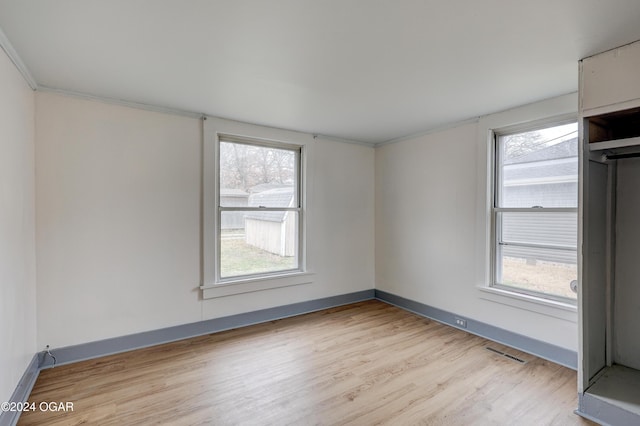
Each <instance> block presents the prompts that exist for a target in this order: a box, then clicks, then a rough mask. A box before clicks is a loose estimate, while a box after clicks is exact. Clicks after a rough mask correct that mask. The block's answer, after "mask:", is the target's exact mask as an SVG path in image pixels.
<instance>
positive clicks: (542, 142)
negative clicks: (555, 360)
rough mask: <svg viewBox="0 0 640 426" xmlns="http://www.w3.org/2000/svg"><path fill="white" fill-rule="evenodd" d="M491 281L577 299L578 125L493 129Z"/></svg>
mask: <svg viewBox="0 0 640 426" xmlns="http://www.w3.org/2000/svg"><path fill="white" fill-rule="evenodd" d="M494 148H495V149H494V154H495V155H494V158H495V173H494V191H493V206H492V234H493V251H492V254H493V256H492V257H493V259H492V264H493V268H492V269H493V270H492V286H493V287H496V288H500V289H502V290H508V291H513V292H518V293H524V294H528V295H532V296H538V297H542V298H546V299H554V300H558V301H562V302H570V303H575V300H576V293H575V291H574V289H572V286H574V285H575V280H577V248H576V246H577V230H578V226H577V218H578V213H577V210H578V209H577V207H578V130H577V123H575V122H572V123H568V124H561V125H554V126H552V127H545V128H538V129H535V130H529V131H525V132H519V133H500V132H496V134H495V147H494Z"/></svg>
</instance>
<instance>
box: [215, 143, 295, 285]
mask: <svg viewBox="0 0 640 426" xmlns="http://www.w3.org/2000/svg"><path fill="white" fill-rule="evenodd" d="M223 142H228V143H237V144H243V145H248V146H258V147H263V148H275V149H281V150H286V151H292V152H294V153H295V169H296V170H295V176H296V184H295V190H294V191H295V199H296V201H297V203H296V206H295V207H249V206H244V207H225V206H222V205H221V202H220V198H221V196H220V195H221V188H220V181H221V178H220V173H221V172H222V168H221V167H220V145H221V144H222V143H223ZM215 149H216V153H215V159H216V180H215V185H216V188H215V207H216V221H215V222H216V225H215V237H216V256H215V283H216V284H218V285H220V284H228V283H234V282H245V281H247V280H256V279H262V278H265V279H268V278H270V277H281V276H284V275H291V274H296V273H302V272H304V271H305V264H304V256H303V247H304V244H303V242H304V238H303V237H304V235H303V232H304V222H305V214H304V209H303V208H302V206H303V205H304V198H305V191H304V190H303V188H304V180H303V176H304V173H303V161H302V159H303V156H304V146H303V145H297V144H292V143H284V142H278V141H273V140H265V139H258V138H250V137H246V136H237V135H233V134H227V133H217V134H216V146H215ZM225 211H228V212H233V211H243V212H245V211H256V212H258V211H259V212H267V211H274V212H281V211H294V212H296V213H297V214H298V217H297V227H296V228H297V232H296V234H297V235H296V237H297V238H296V240H297V244H296V248H297V250H296V263H297V267H295V268H291V269H281V270H277V271H271V272H263V273H253V274H243V275H233V276H230V277H223V276H222V273H221V272H222V259H221V257H222V247H221V245H222V213H223V212H225Z"/></svg>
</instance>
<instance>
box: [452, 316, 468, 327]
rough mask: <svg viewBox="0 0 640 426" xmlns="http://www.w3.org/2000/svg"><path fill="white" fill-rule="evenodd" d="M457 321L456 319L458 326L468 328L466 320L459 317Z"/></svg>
mask: <svg viewBox="0 0 640 426" xmlns="http://www.w3.org/2000/svg"><path fill="white" fill-rule="evenodd" d="M455 319H456V325H457V326H458V327H461V328H467V320H466V319H462V318H458V317H455Z"/></svg>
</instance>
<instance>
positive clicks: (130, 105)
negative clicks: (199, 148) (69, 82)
mask: <svg viewBox="0 0 640 426" xmlns="http://www.w3.org/2000/svg"><path fill="white" fill-rule="evenodd" d="M38 92H43V93H55V94H57V95H62V96H67V97H71V98H79V99H86V100H89V101H95V102H101V103H105V104H111V105H119V106H124V107H128V108H135V109H141V110H144V111H152V112H160V113H164V114H171V115H179V116H182V117H191V118H202V117H204V114H202V113H200V112H193V111H187V110H183V109H179V108H169V107H164V106H160V105H153V104H147V103H144V102H133V101H128V100H125V99H119V98H110V97H107V96H99V95H92V94H88V93H82V92H74V91H72V90H65V89H56V88H53V87H49V86H42V85H41V86H38Z"/></svg>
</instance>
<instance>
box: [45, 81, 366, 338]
mask: <svg viewBox="0 0 640 426" xmlns="http://www.w3.org/2000/svg"><path fill="white" fill-rule="evenodd" d="M36 102H37V117H36V118H37V119H36V123H37V142H36V170H37V172H38V173H37V205H38V211H37V225H38V226H37V250H38V251H37V254H38V276H39V279H38V344H39V345H45V344H50V345H51V346H52V347H61V346H68V345H73V344H79V343H85V342H89V341H95V340H100V339H105V338H109V337H116V336H122V335H126V334H131V333H136V332H141V331H147V330H153V329H158V328H163V327H167V326H172V325H178V324H185V323H189V322H195V321H199V320H203V319H210V318H216V317H220V316H226V315H232V314H237V313H242V312H247V311H253V310H256V309H264V308H269V307H273V306H279V305H284V304H288V303H295V302H300V301H305V300H311V299H316V298H320V297H328V296H333V295H338V294H344V293H350V292H355V291H360V290H365V289H371V288H373V283H374V252H373V246H374V213H373V207H374V201H373V200H374V187H373V182H374V178H373V176H374V150H373V148H369V147H363V146H359V145H349V144H344V143H337V142H331V141H327V140H318V141H316V142H315V146H314V149H313V158H311V159H310V160H311V161H313V162H314V164H313V170H314V175H313V176H311V178H310V184H311V185H313V191H312V193H313V194H314V199H313V200H312V203H311V204H312V206H313V207H312V211H310V212H309V216H308V217H309V227H310V229H309V255H310V256H312V263H313V268H314V272H316V274H315V276H314V282H313V284H310V285H302V286H295V287H287V288H278V289H273V290H265V291H260V292H254V293H247V294H239V295H234V296H227V297H222V298H217V299H208V300H201V297H200V290H199V289H198V286H199V285H200V214H201V212H200V209H201V207H200V206H201V205H200V176H201V149H202V141H201V138H202V135H201V123H200V121H199V120H198V119H194V118H188V117H179V116H173V115H167V114H162V113H157V112H149V111H143V110H137V109H132V108H128V107H124V106H119V105H110V104H104V103H100V102H96V101H90V100H84V99H79V98H73V97H66V96H63V95H59V94H53V93H43V92H40V93H38V94H37V97H36Z"/></svg>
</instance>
